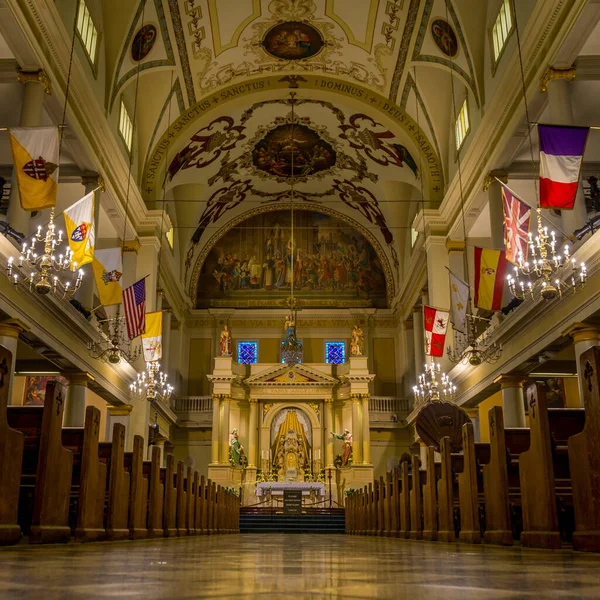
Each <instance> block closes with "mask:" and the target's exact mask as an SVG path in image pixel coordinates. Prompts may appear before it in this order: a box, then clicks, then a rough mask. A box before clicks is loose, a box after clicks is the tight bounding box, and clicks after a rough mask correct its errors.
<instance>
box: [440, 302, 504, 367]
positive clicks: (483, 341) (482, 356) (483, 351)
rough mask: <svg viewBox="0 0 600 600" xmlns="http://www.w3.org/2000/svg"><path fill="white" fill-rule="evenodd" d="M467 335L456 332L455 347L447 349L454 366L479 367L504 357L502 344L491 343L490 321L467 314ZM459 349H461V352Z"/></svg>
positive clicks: (447, 354)
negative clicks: (468, 365) (460, 364)
mask: <svg viewBox="0 0 600 600" xmlns="http://www.w3.org/2000/svg"><path fill="white" fill-rule="evenodd" d="M465 321H466V327H467V331H466V333H462V332H460V331H456V330H455V331H454V342H455V347H454V348H450V347H448V348H447V349H446V356H447V357H448V359H449V360H450V361H451V362H453V363H454V364H458V363H463V364H465V365H466V364H467V363H468V364H470V365H471V366H473V367H477V366H479V365H480V364H482V363H484V362H485V363H490V364H494V363H496V362H498V360H499V359H500V356H501V355H502V344H497V343H496V342H493V343H490V340H489V338H490V333H491V332H490V329H489V326H490V322H491V321H490V319H486V318H484V317H479V316H477V315H473V314H471V312H470V311H469V312H467V314H466V319H465ZM457 348H461V350H460V351H458V350H457Z"/></svg>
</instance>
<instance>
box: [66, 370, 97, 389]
mask: <svg viewBox="0 0 600 600" xmlns="http://www.w3.org/2000/svg"><path fill="white" fill-rule="evenodd" d="M61 375H62V376H63V377H64V378H65V379H66V380H67V382H68V385H82V386H84V387H87V386H88V383H89V382H90V381H94V376H93V375H91V374H90V373H87V372H85V371H63V372H62V373H61Z"/></svg>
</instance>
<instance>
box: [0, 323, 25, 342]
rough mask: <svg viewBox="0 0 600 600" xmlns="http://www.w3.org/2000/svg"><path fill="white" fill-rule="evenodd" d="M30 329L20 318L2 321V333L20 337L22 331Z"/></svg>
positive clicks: (7, 335)
mask: <svg viewBox="0 0 600 600" xmlns="http://www.w3.org/2000/svg"><path fill="white" fill-rule="evenodd" d="M25 331H29V327H27V325H25V323H23V322H22V321H19V320H18V319H7V320H6V321H2V322H0V335H3V336H6V337H9V338H15V339H18V338H19V335H21V333H23V332H25Z"/></svg>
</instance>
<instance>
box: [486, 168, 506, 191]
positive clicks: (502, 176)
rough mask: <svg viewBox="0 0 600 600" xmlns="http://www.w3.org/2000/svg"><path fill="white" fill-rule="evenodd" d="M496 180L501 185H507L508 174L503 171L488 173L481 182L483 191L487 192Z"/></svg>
mask: <svg viewBox="0 0 600 600" xmlns="http://www.w3.org/2000/svg"><path fill="white" fill-rule="evenodd" d="M496 179H499V180H500V181H501V182H502V183H508V174H507V173H505V172H504V171H490V172H489V173H488V174H487V175H486V176H485V179H484V180H483V191H484V192H487V191H488V190H489V189H490V186H491V185H492V183H496Z"/></svg>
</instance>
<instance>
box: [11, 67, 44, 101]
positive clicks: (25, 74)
mask: <svg viewBox="0 0 600 600" xmlns="http://www.w3.org/2000/svg"><path fill="white" fill-rule="evenodd" d="M17 80H18V81H19V83H29V82H30V81H34V82H36V83H40V84H42V85H43V86H44V91H45V92H46V94H47V95H48V96H50V95H51V94H52V83H51V82H50V78H49V77H48V75H47V74H46V71H44V70H43V69H39V70H37V71H22V70H21V69H19V72H18V73H17Z"/></svg>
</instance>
